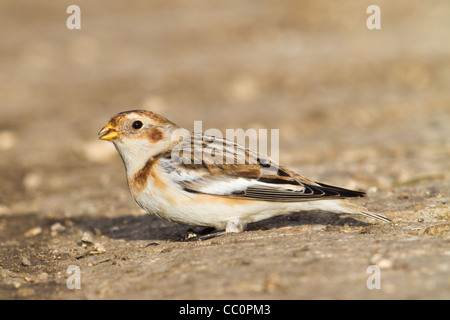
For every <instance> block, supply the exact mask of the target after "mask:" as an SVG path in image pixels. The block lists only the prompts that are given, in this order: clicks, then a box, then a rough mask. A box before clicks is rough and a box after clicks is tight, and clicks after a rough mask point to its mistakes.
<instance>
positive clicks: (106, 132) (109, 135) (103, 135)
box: [98, 122, 119, 140]
mask: <svg viewBox="0 0 450 320" xmlns="http://www.w3.org/2000/svg"><path fill="white" fill-rule="evenodd" d="M98 135H99V136H100V137H98V138H99V139H100V140H111V139H114V138H115V137H117V136H118V135H119V133H118V132H117V131H116V130H115V128H114V126H113V125H112V124H111V122H110V123H108V124H107V125H106V126H104V127H103V129H102V130H100V132H99V133H98Z"/></svg>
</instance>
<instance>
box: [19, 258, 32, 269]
mask: <svg viewBox="0 0 450 320" xmlns="http://www.w3.org/2000/svg"><path fill="white" fill-rule="evenodd" d="M21 262H22V265H23V266H25V267H28V266H30V265H31V262H30V260H28V258H27V257H22V260H21Z"/></svg>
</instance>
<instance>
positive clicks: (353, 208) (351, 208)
mask: <svg viewBox="0 0 450 320" xmlns="http://www.w3.org/2000/svg"><path fill="white" fill-rule="evenodd" d="M339 207H340V208H341V209H342V210H343V211H342V212H343V213H344V212H345V213H352V214H360V215H363V216H366V217H369V218H372V219H376V220H379V221H383V222H392V221H391V220H390V219H388V218H386V217H385V216H383V215H381V214H378V213H373V212H370V211H369V210H367V209H366V208H364V207H363V206H361V205H358V204H355V203H351V202H349V201H347V200H341V203H340V204H339Z"/></svg>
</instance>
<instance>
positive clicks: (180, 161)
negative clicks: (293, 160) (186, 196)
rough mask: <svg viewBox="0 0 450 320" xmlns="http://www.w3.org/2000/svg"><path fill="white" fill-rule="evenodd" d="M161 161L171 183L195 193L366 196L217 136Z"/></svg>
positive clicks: (196, 140)
mask: <svg viewBox="0 0 450 320" xmlns="http://www.w3.org/2000/svg"><path fill="white" fill-rule="evenodd" d="M220 160H221V161H220ZM160 163H161V166H162V168H163V170H164V172H165V173H166V174H167V175H168V177H169V178H170V180H171V181H173V182H174V183H176V184H177V185H178V186H179V187H180V188H181V189H183V190H185V191H187V192H192V193H205V194H213V195H219V196H224V197H232V198H241V199H253V200H265V201H282V202H297V201H310V200H319V199H324V198H328V199H329V198H347V197H362V196H364V193H363V192H360V191H352V190H347V189H343V188H339V187H334V186H330V185H326V184H323V183H318V182H314V181H311V180H309V179H307V178H305V177H303V176H301V175H299V174H296V173H295V172H293V171H291V170H289V169H287V168H285V167H283V166H282V165H280V164H277V163H274V162H273V161H272V160H271V159H270V158H269V157H267V156H264V155H261V154H258V153H256V152H253V151H251V150H248V149H246V148H244V147H243V146H241V145H239V144H237V143H234V142H231V141H228V140H224V139H220V138H217V137H210V136H204V135H195V134H194V135H191V139H189V140H188V141H184V142H182V143H180V144H178V146H177V147H176V148H174V149H173V150H172V151H171V152H168V153H166V154H165V155H164V156H162V157H161V158H160Z"/></svg>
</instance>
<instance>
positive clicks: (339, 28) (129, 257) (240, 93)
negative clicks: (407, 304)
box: [0, 0, 450, 299]
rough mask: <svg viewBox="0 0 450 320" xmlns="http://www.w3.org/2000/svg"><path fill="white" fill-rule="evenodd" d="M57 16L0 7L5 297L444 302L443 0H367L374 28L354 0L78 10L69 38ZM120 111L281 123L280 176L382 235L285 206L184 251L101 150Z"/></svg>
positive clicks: (449, 179)
mask: <svg viewBox="0 0 450 320" xmlns="http://www.w3.org/2000/svg"><path fill="white" fill-rule="evenodd" d="M69 4H72V3H68V2H64V1H62V2H61V1H39V3H34V2H30V1H26V2H25V1H8V0H4V1H1V2H0V33H1V41H0V52H1V56H0V69H1V72H0V101H1V103H0V152H1V156H0V181H1V183H0V298H1V299H6V298H8V299H47V298H50V299H130V298H132V299H185V298H189V299H230V298H238V299H240V298H243V299H260V298H262V299H300V298H306V299H320V298H329V299H347V298H358V299H429V298H436V299H449V298H450V210H449V194H450V162H449V157H450V138H449V137H450V126H449V124H450V88H449V83H450V59H449V55H450V38H449V30H450V20H449V19H448V16H449V14H450V3H448V1H443V0H442V1H438V0H436V1H427V2H424V1H418V0H417V1H410V0H408V1H406V0H404V1H395V2H392V1H381V2H380V1H379V5H380V7H381V19H382V20H381V30H368V29H367V27H366V19H367V17H368V14H366V8H367V6H369V5H370V4H372V3H370V2H367V1H358V2H355V1H339V2H336V3H335V2H331V1H313V0H311V1H288V0H284V1H277V2H276V4H275V2H273V1H246V2H243V1H214V2H210V1H189V2H187V1H181V0H180V1H171V2H170V3H168V2H166V1H127V2H126V5H125V2H123V3H121V4H117V3H110V2H109V1H95V2H93V1H86V0H79V1H76V4H77V5H79V6H80V8H81V19H82V20H81V23H82V24H81V26H82V28H81V30H68V29H67V28H66V19H67V18H68V16H69V15H68V14H66V8H67V6H68V5H69ZM133 108H146V109H150V110H153V111H156V112H159V113H162V114H164V115H165V116H166V117H168V118H169V119H171V120H173V121H174V122H176V123H178V124H180V125H182V126H184V127H186V128H189V129H193V121H194V120H203V127H204V128H218V129H220V130H223V131H225V129H226V128H243V129H248V128H267V129H280V153H281V155H280V160H281V161H282V162H283V163H284V164H286V165H288V166H289V167H291V168H293V169H294V170H296V171H297V172H299V173H301V174H303V175H305V176H307V177H309V178H312V179H315V180H317V181H322V182H324V183H328V184H334V185H339V186H342V187H347V188H355V189H360V190H365V191H367V193H368V197H367V198H364V199H361V200H359V202H360V203H361V204H364V205H365V206H367V207H368V208H369V209H371V210H372V211H375V212H378V213H381V214H384V215H386V216H388V217H389V218H391V219H392V220H393V223H392V224H382V223H377V222H374V221H371V220H365V219H364V218H359V217H354V216H352V217H350V216H336V215H335V214H332V213H320V212H312V213H296V214H292V215H289V216H283V217H277V218H273V219H270V220H267V221H261V222H258V223H255V224H252V225H250V226H249V230H248V231H247V232H244V233H241V234H229V235H225V236H221V237H218V238H214V239H211V240H205V241H199V242H180V241H178V239H179V238H180V237H181V236H182V235H183V234H184V232H185V231H186V230H187V229H188V227H187V226H182V225H176V224H173V223H169V222H165V221H162V220H160V219H158V218H156V217H153V216H150V215H146V214H144V213H143V212H142V211H141V210H140V209H139V208H137V207H136V205H135V204H134V202H133V200H132V198H131V196H130V194H129V192H128V189H127V185H126V180H125V172H124V169H123V165H122V163H121V161H120V158H119V156H118V154H116V152H115V150H114V148H113V147H112V145H110V144H108V143H105V142H102V141H98V140H97V132H98V131H99V130H100V128H101V127H102V126H103V125H105V124H106V122H107V120H109V118H110V117H111V116H112V115H114V114H115V113H117V112H119V111H123V110H127V109H133ZM373 265H375V266H378V267H379V268H380V269H379V270H380V278H379V279H380V285H381V287H380V289H376V288H375V289H369V288H368V286H367V281H368V279H369V277H371V276H372V275H374V274H373V273H371V272H370V270H371V269H370V266H373ZM69 266H76V267H78V268H79V269H77V270H79V271H80V272H81V274H80V277H79V279H80V283H81V289H69V288H68V286H67V280H68V278H69V276H73V275H75V274H68V273H67V269H68V267H69ZM368 268H369V273H368ZM71 279H72V278H71ZM369 280H370V279H369ZM369 282H370V281H369ZM71 283H75V282H71Z"/></svg>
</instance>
